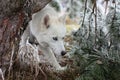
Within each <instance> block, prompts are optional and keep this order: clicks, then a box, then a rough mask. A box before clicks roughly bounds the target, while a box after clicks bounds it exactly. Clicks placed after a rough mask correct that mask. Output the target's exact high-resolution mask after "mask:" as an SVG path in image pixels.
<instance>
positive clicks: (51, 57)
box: [43, 48, 66, 70]
mask: <svg viewBox="0 0 120 80" xmlns="http://www.w3.org/2000/svg"><path fill="white" fill-rule="evenodd" d="M43 53H44V54H45V56H46V57H47V59H48V61H49V62H50V64H51V65H53V67H55V68H56V70H65V69H66V67H61V66H60V64H59V63H58V61H57V59H56V57H55V55H54V53H53V51H52V50H51V49H50V48H47V49H44V51H43Z"/></svg>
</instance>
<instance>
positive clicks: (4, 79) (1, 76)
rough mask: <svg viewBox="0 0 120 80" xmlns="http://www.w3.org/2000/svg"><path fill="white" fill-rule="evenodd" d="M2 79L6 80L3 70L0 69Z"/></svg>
mask: <svg viewBox="0 0 120 80" xmlns="http://www.w3.org/2000/svg"><path fill="white" fill-rule="evenodd" d="M0 77H1V78H2V80H5V78H4V75H3V72H2V70H1V68H0Z"/></svg>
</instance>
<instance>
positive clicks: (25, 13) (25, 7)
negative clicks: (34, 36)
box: [0, 0, 51, 69]
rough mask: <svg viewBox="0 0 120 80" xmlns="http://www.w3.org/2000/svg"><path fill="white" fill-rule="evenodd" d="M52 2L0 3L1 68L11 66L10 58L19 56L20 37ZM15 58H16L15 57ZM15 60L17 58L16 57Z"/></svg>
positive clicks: (8, 0) (7, 0)
mask: <svg viewBox="0 0 120 80" xmlns="http://www.w3.org/2000/svg"><path fill="white" fill-rule="evenodd" d="M50 1H51V0H1V1H0V68H1V69H2V68H5V67H6V66H7V65H10V64H9V63H10V57H11V54H12V51H13V54H14V55H15V54H16V55H17V52H18V48H19V41H20V36H21V34H22V33H23V31H24V29H25V28H26V25H27V23H28V22H29V21H30V19H31V15H32V14H33V13H35V12H37V11H39V10H41V9H42V8H43V7H45V5H46V4H47V3H49V2H50ZM13 57H14V56H13ZM14 58H15V57H14Z"/></svg>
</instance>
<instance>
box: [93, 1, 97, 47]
mask: <svg viewBox="0 0 120 80" xmlns="http://www.w3.org/2000/svg"><path fill="white" fill-rule="evenodd" d="M94 4H95V46H96V39H97V4H96V0H95V2H94Z"/></svg>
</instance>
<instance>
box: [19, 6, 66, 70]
mask: <svg viewBox="0 0 120 80" xmlns="http://www.w3.org/2000/svg"><path fill="white" fill-rule="evenodd" d="M31 34H32V35H33V36H31ZM65 34H66V28H65V16H59V15H58V13H57V12H56V11H55V10H54V9H53V8H51V7H49V6H46V7H45V8H43V9H42V10H41V11H39V12H37V13H35V14H33V15H32V20H31V21H30V22H29V26H28V28H27V29H26V30H25V32H24V33H23V36H22V40H21V44H20V45H24V44H25V41H26V39H27V37H28V36H29V37H30V39H31V40H32V37H35V39H36V40H37V42H38V44H39V47H40V50H41V51H42V52H43V54H44V55H45V56H47V59H48V61H49V62H50V64H51V65H53V66H54V67H55V68H56V69H57V70H64V69H65V67H61V66H60V65H59V63H58V62H57V59H56V57H55V55H59V56H64V55H65V54H66V51H65V48H64V41H63V39H64V37H65Z"/></svg>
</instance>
